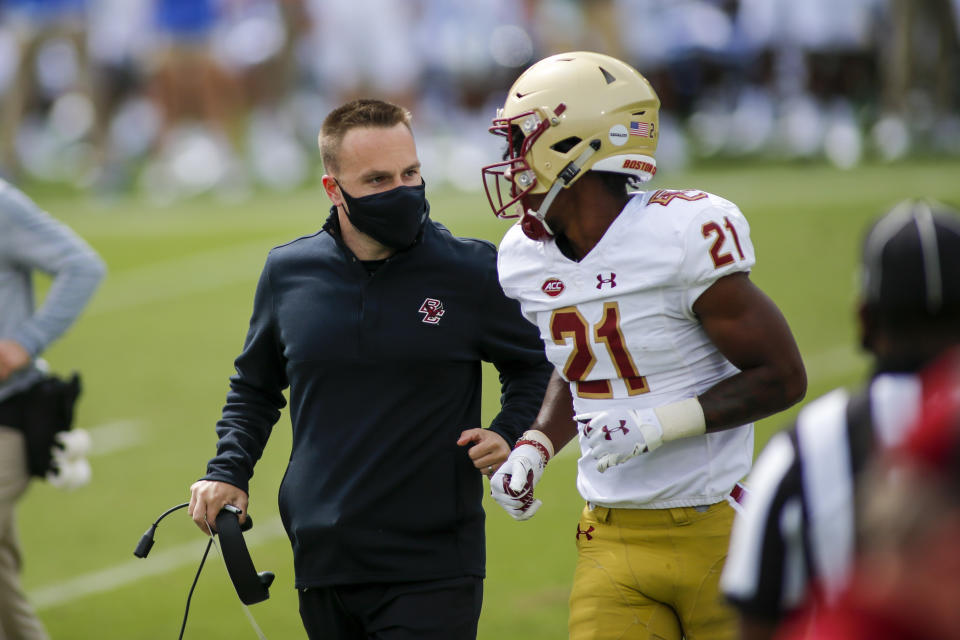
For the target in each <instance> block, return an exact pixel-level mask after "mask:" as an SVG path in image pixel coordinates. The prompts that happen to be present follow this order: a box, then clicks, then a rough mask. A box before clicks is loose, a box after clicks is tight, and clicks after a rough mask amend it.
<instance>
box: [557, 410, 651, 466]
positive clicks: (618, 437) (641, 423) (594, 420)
mask: <svg viewBox="0 0 960 640" xmlns="http://www.w3.org/2000/svg"><path fill="white" fill-rule="evenodd" d="M573 419H574V420H576V421H577V422H579V423H581V424H582V425H583V438H584V440H585V444H586V446H587V455H590V456H592V457H593V458H594V459H595V460H596V461H597V471H599V472H601V473H603V472H604V471H606V470H607V469H609V468H610V467H612V466H614V465H618V464H621V463H622V462H626V461H627V460H629V459H630V458H633V457H635V456H638V455H640V454H641V453H647V452H648V451H653V450H654V449H656V448H657V447H659V446H660V445H661V444H663V428H662V427H661V426H660V420H659V419H658V418H657V414H656V413H654V411H653V409H611V410H609V411H592V412H589V413H581V414H578V415H575V416H574V417H573ZM628 425H629V426H628Z"/></svg>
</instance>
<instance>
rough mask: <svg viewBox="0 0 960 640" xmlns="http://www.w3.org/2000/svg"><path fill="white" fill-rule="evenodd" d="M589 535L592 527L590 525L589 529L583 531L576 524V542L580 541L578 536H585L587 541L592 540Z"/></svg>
mask: <svg viewBox="0 0 960 640" xmlns="http://www.w3.org/2000/svg"><path fill="white" fill-rule="evenodd" d="M591 533H593V525H590V528H589V529H587V530H586V531H584V530H583V529H581V528H580V524H579V523H578V524H577V540H579V539H580V536H587V540H593V536H592V535H590V534H591Z"/></svg>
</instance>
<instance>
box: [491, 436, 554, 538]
mask: <svg viewBox="0 0 960 640" xmlns="http://www.w3.org/2000/svg"><path fill="white" fill-rule="evenodd" d="M541 449H543V447H542V446H540V447H538V446H536V445H534V444H532V443H530V444H528V443H525V442H524V441H523V440H521V441H520V443H518V445H517V447H516V448H515V449H514V450H513V451H511V452H510V456H509V457H508V458H507V461H506V462H505V463H503V466H502V467H500V469H499V470H498V471H497V472H496V473H495V474H493V477H491V478H490V495H492V496H493V499H494V500H496V501H497V504H499V505H500V506H501V507H503V508H504V510H506V512H507V513H509V514H510V516H511V517H512V518H513V519H514V520H527V519H529V518H532V517H533V514H535V513H536V512H537V509H539V508H540V505H541V504H543V503H542V502H540V501H539V500H537V499H536V498H534V497H533V488H534V487H535V486H537V483H538V482H540V477H541V476H542V475H543V469H544V467H545V466H546V465H547V456H546V455H545V454H544V452H543V451H542V450H541Z"/></svg>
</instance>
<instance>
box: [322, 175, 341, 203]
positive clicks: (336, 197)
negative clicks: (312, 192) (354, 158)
mask: <svg viewBox="0 0 960 640" xmlns="http://www.w3.org/2000/svg"><path fill="white" fill-rule="evenodd" d="M320 181H321V182H322V183H323V190H324V192H326V194H327V197H328V198H330V202H332V203H333V204H334V206H338V207H339V206H340V205H342V204H343V195H342V194H341V193H340V185H339V184H337V179H336V178H334V177H333V176H331V175H329V174H326V173H325V174H323V177H322V178H320Z"/></svg>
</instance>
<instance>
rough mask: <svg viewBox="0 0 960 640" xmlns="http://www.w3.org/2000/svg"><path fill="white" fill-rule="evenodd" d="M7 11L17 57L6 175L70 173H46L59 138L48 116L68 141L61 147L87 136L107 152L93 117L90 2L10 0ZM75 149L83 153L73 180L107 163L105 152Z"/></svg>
mask: <svg viewBox="0 0 960 640" xmlns="http://www.w3.org/2000/svg"><path fill="white" fill-rule="evenodd" d="M0 15H2V17H3V23H4V25H5V27H6V28H7V29H8V35H9V36H10V37H11V40H12V42H10V43H9V44H8V52H7V53H8V56H9V57H8V59H9V60H11V61H15V63H14V64H12V65H11V67H13V69H12V73H11V76H10V78H9V84H8V85H7V87H6V91H5V92H4V95H3V107H2V109H0V172H3V173H6V174H7V176H8V177H12V178H16V177H18V176H20V175H21V174H22V173H23V171H24V169H25V168H29V169H30V170H31V171H32V172H35V173H36V172H39V173H46V174H47V177H51V178H63V177H65V176H63V175H62V174H61V173H59V172H56V171H50V170H46V171H45V169H47V168H48V167H49V166H50V165H51V164H52V162H51V160H52V158H51V156H52V155H54V154H55V153H56V150H55V149H53V148H52V147H53V146H55V145H54V141H52V140H45V139H43V136H42V132H43V128H44V124H43V123H44V122H45V121H46V122H47V123H48V127H49V129H50V130H52V132H53V133H54V134H56V138H57V139H58V140H57V141H58V142H60V143H61V144H60V145H56V146H69V144H67V145H64V144H63V143H72V142H77V141H80V140H84V139H85V140H88V141H90V142H93V143H94V144H95V145H96V146H97V148H98V149H100V148H102V143H103V136H102V133H103V132H102V131H101V130H100V128H99V127H98V126H97V125H98V120H97V118H96V117H95V114H94V101H93V86H92V80H91V67H90V59H89V55H88V47H87V33H86V28H87V2H86V0H5V2H4V3H2V4H0ZM8 64H9V63H8ZM45 142H47V144H44V143H45ZM71 148H73V149H75V150H81V151H82V152H83V153H81V155H80V156H79V157H76V159H75V160H76V162H75V163H74V167H73V171H71V172H70V175H69V176H66V177H68V178H79V177H81V176H80V174H82V173H83V172H85V171H87V170H89V169H90V168H91V167H93V166H96V164H98V163H99V161H100V157H99V151H98V152H96V153H94V152H91V151H90V149H89V148H88V147H71Z"/></svg>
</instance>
